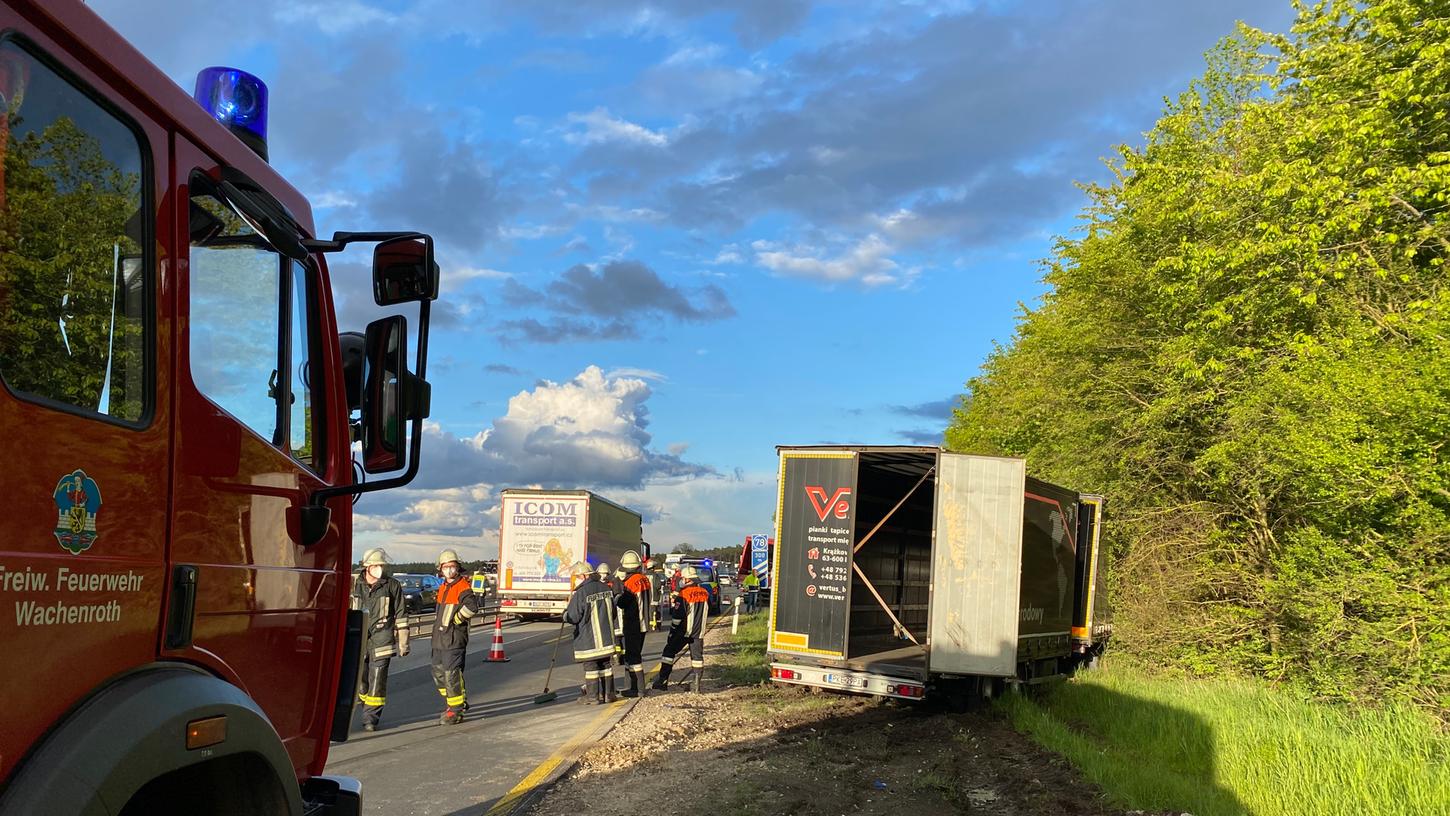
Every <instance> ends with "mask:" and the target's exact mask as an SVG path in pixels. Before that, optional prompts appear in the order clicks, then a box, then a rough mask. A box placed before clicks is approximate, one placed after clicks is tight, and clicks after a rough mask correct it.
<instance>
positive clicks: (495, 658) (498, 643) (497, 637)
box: [487, 616, 509, 663]
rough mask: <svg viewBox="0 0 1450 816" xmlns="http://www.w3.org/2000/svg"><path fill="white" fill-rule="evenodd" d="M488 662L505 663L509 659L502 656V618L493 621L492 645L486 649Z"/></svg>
mask: <svg viewBox="0 0 1450 816" xmlns="http://www.w3.org/2000/svg"><path fill="white" fill-rule="evenodd" d="M487 659H488V662H490V663H507V662H508V661H509V659H508V658H507V657H504V654H503V616H498V617H495V618H494V619H493V645H492V646H489V647H488V658H487Z"/></svg>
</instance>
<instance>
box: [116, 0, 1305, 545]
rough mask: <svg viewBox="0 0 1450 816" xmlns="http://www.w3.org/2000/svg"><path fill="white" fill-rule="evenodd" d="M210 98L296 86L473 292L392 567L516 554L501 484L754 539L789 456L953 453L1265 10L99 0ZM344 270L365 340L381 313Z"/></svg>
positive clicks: (667, 529)
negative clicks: (1061, 291) (1071, 271)
mask: <svg viewBox="0 0 1450 816" xmlns="http://www.w3.org/2000/svg"><path fill="white" fill-rule="evenodd" d="M91 6H92V8H94V9H95V10H96V11H97V12H98V13H100V14H101V16H102V17H104V18H105V19H106V20H107V21H108V22H109V23H111V25H113V26H114V27H115V28H117V29H118V30H119V31H120V32H121V33H122V34H123V35H124V36H126V37H127V38H128V39H130V40H131V41H132V42H134V43H136V45H137V46H138V47H139V48H140V49H141V51H142V52H143V53H145V54H146V55H147V56H148V57H149V58H150V59H151V60H152V61H153V62H155V63H156V64H157V65H159V66H160V67H161V68H162V69H163V70H164V71H166V72H167V73H168V74H169V75H170V76H171V77H172V78H174V79H175V80H176V81H177V82H178V83H180V84H181V85H182V86H183V87H186V88H187V89H190V87H191V83H192V78H193V77H194V76H195V73H196V72H197V71H198V70H200V69H201V68H203V67H206V66H208V65H215V64H223V65H232V66H235V67H239V68H243V69H245V70H249V71H252V72H253V73H256V74H258V75H259V76H261V77H262V79H263V80H265V81H266V82H267V83H268V85H269V87H270V89H271V125H270V126H271V133H270V149H271V154H272V161H273V164H274V165H276V166H277V167H278V168H279V169H280V170H281V171H282V172H283V174H284V175H286V176H287V177H288V178H290V179H292V180H293V182H294V183H295V184H296V185H297V186H298V187H299V189H301V190H302V191H303V192H304V193H305V194H306V195H307V196H308V197H309V198H310V199H311V200H312V202H313V204H314V207H315V211H316V215H317V218H318V226H319V231H320V232H321V233H322V234H324V235H325V234H329V233H331V232H332V231H333V230H340V229H342V230H353V229H402V228H409V229H420V230H424V231H428V232H430V233H432V234H433V235H434V236H435V238H436V239H437V242H438V248H439V250H438V251H439V257H440V261H441V262H442V264H443V275H444V296H443V299H442V301H440V304H439V305H438V307H437V312H436V315H437V319H436V320H435V326H434V331H433V338H432V346H431V351H432V353H431V355H430V358H431V359H430V370H429V371H430V379H431V380H432V381H433V383H434V391H433V394H434V399H433V417H432V421H431V422H430V424H429V428H428V431H427V435H426V436H425V450H424V465H423V473H422V474H421V475H420V478H419V480H418V482H417V483H416V484H415V486H414V487H412V488H410V489H407V490H402V491H393V492H392V493H390V494H385V495H383V494H379V495H372V496H368V497H366V498H364V499H363V501H362V502H360V503H359V504H358V506H357V509H358V512H359V517H358V520H357V529H358V536H359V539H360V541H361V542H364V543H366V544H369V545H371V544H375V543H383V544H385V545H387V546H389V547H390V548H391V549H392V551H393V554H394V557H395V558H402V559H407V558H413V557H419V558H423V557H429V556H431V554H432V553H433V552H434V551H436V550H437V549H438V548H439V547H441V546H450V547H455V548H458V549H460V550H461V551H464V552H465V553H467V555H466V557H489V556H490V554H491V553H493V552H495V551H496V546H497V545H496V535H497V533H496V531H497V496H498V491H500V490H502V489H504V488H506V487H510V486H534V485H541V486H550V487H588V488H592V489H595V490H598V491H599V492H601V493H603V494H604V495H606V496H609V497H611V498H614V499H616V500H618V501H621V502H623V503H625V504H628V505H630V506H633V507H635V508H636V509H639V510H641V511H642V512H643V513H644V514H645V516H646V519H647V524H646V538H648V539H649V540H650V541H651V542H652V543H653V544H654V545H655V547H656V549H657V550H664V549H667V548H668V547H670V546H673V545H675V544H677V543H679V542H681V541H689V542H691V543H693V544H696V545H701V546H719V545H726V544H735V543H738V542H740V541H741V540H742V538H743V536H745V535H746V534H749V533H752V532H760V531H764V530H765V528H766V527H767V526H768V525H769V523H770V518H771V513H772V511H773V509H774V493H775V450H774V446H775V445H778V444H812V443H820V442H851V443H923V444H934V443H936V442H938V441H940V439H941V432H942V430H943V429H944V428H945V426H946V423H947V420H948V418H949V415H950V406H951V402H952V401H953V400H954V399H955V398H957V397H958V396H959V395H960V394H961V393H962V392H963V385H964V383H965V381H966V380H967V379H968V378H969V377H971V376H972V375H973V374H974V373H975V372H976V370H977V368H978V366H979V365H980V364H981V362H982V361H983V359H984V358H985V357H986V355H987V354H988V353H989V352H990V351H991V349H992V345H993V343H994V342H996V343H1004V342H1007V341H1008V340H1010V338H1011V333H1012V329H1013V326H1014V320H1015V317H1016V315H1017V314H1018V313H1019V310H1020V308H1021V305H1020V304H1027V305H1029V306H1030V305H1031V304H1032V303H1033V302H1034V301H1035V299H1036V298H1038V297H1039V296H1040V295H1041V293H1042V291H1043V289H1042V284H1041V282H1040V277H1041V270H1040V268H1039V265H1038V263H1037V262H1038V260H1039V259H1041V258H1043V257H1045V256H1047V255H1048V254H1049V253H1050V251H1051V246H1052V242H1053V240H1054V236H1056V235H1061V234H1065V233H1069V232H1070V231H1071V230H1072V229H1073V226H1074V224H1075V216H1076V213H1077V212H1078V210H1079V209H1080V208H1081V207H1082V205H1083V203H1084V198H1083V196H1082V194H1081V193H1080V192H1079V191H1078V189H1077V187H1076V186H1075V183H1076V182H1091V181H1102V180H1104V179H1105V175H1106V174H1105V171H1104V170H1103V166H1102V157H1103V156H1107V155H1111V154H1112V152H1113V150H1114V146H1115V145H1118V144H1124V143H1126V144H1138V143H1139V142H1140V141H1141V138H1142V134H1143V132H1144V131H1146V130H1148V129H1149V128H1150V127H1151V126H1152V123H1153V121H1154V120H1155V118H1156V116H1157V114H1158V113H1159V111H1160V110H1161V108H1162V100H1163V98H1164V97H1165V96H1170V95H1175V94H1176V93H1178V92H1179V91H1181V90H1182V89H1183V88H1185V87H1186V84H1187V82H1188V81H1189V80H1190V79H1191V78H1192V77H1193V76H1195V75H1197V74H1198V73H1200V72H1201V70H1202V68H1203V58H1202V54H1203V52H1204V51H1205V50H1207V49H1209V48H1210V47H1212V45H1213V44H1214V42H1215V41H1217V40H1218V39H1219V38H1220V37H1222V36H1224V35H1225V34H1227V33H1229V32H1230V31H1231V30H1232V27H1233V25H1234V22H1235V21H1236V20H1244V21H1246V22H1248V23H1250V24H1252V25H1256V26H1259V27H1262V28H1267V29H1270V30H1279V31H1282V30H1284V29H1285V28H1286V27H1287V25H1288V23H1289V21H1290V19H1291V12H1290V8H1289V5H1288V2H1287V0H1284V2H1279V0H1220V1H1219V2H1213V3H1163V2H1147V1H1146V0H1096V1H1095V2H1088V1H1087V0H1081V1H1074V0H1061V1H1060V2H1032V3H1028V2H1006V0H1000V1H998V2H990V1H987V2H963V1H953V0H941V2H932V1H931V0H919V1H918V2H896V3H886V2H873V1H872V0H859V2H809V0H739V1H738V2H725V0H676V1H675V2H669V3H665V2H631V1H630V0H533V1H532V2H513V3H510V2H502V1H501V0H499V1H497V2H488V1H487V0H478V1H477V2H462V0H408V1H406V2H362V1H360V0H359V1H350V2H340V3H323V2H295V1H293V0H255V2H252V3H248V4H245V5H243V4H233V5H227V4H216V3H197V4H195V5H194V6H192V7H187V6H185V5H183V4H177V3H174V2H171V1H170V0H94V1H93V2H92V3H91ZM363 260H365V259H364V258H362V257H349V258H346V259H344V260H343V261H342V262H341V263H338V264H334V266H333V276H334V287H335V289H336V290H337V292H338V296H339V300H340V307H339V308H340V312H341V314H342V320H343V321H344V326H345V327H352V328H359V329H360V328H361V327H362V326H363V325H364V324H365V323H366V321H367V320H369V319H372V318H373V317H375V315H374V314H373V312H372V308H373V307H372V305H371V302H370V299H369V298H368V296H367V280H366V274H365V270H364V267H363V264H362V261H363Z"/></svg>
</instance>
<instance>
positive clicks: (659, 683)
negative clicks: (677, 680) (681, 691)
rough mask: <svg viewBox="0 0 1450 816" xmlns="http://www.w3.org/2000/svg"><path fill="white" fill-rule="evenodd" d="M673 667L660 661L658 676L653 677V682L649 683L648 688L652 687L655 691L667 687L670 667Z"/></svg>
mask: <svg viewBox="0 0 1450 816" xmlns="http://www.w3.org/2000/svg"><path fill="white" fill-rule="evenodd" d="M673 668H674V666H671V665H670V664H668V663H661V664H660V676H659V677H656V678H655V681H654V683H653V684H651V685H650V688H652V689H654V690H655V691H664V690H665V689H667V688H669V687H670V669H673Z"/></svg>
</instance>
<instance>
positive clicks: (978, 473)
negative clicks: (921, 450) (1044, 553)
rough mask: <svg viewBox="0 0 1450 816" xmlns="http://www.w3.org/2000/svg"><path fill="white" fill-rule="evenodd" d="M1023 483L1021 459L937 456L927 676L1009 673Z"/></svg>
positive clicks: (1014, 646) (1013, 668)
mask: <svg viewBox="0 0 1450 816" xmlns="http://www.w3.org/2000/svg"><path fill="white" fill-rule="evenodd" d="M1026 481H1027V465H1026V462H1024V461H1023V460H1021V459H1004V458H999V457H995V456H973V455H967V454H960V453H948V452H946V451H943V452H942V453H941V457H940V461H939V464H938V468H937V480H936V524H935V528H936V541H935V546H934V548H933V553H932V595H931V604H932V608H931V614H930V617H929V620H930V626H929V632H930V640H929V642H930V644H931V652H930V661H931V663H930V667H929V668H930V671H931V672H932V673H933V674H937V673H941V674H962V675H981V676H995V677H1011V676H1012V675H1014V674H1016V671H1017V638H1018V631H1017V629H1018V616H1019V610H1018V600H1019V599H1018V595H1019V584H1020V581H1019V573H1020V572H1021V569H1022V567H1021V565H1022V512H1023V500H1024V499H1023V493H1024V491H1025V489H1026Z"/></svg>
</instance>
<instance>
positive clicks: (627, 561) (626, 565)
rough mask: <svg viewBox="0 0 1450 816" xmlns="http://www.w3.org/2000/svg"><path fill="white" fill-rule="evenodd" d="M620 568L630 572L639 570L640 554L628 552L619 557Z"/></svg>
mask: <svg viewBox="0 0 1450 816" xmlns="http://www.w3.org/2000/svg"><path fill="white" fill-rule="evenodd" d="M619 568H620V569H622V570H626V571H629V572H633V571H634V570H637V569H639V553H637V552H635V551H634V550H628V551H626V552H625V553H624V555H621V556H620V557H619Z"/></svg>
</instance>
